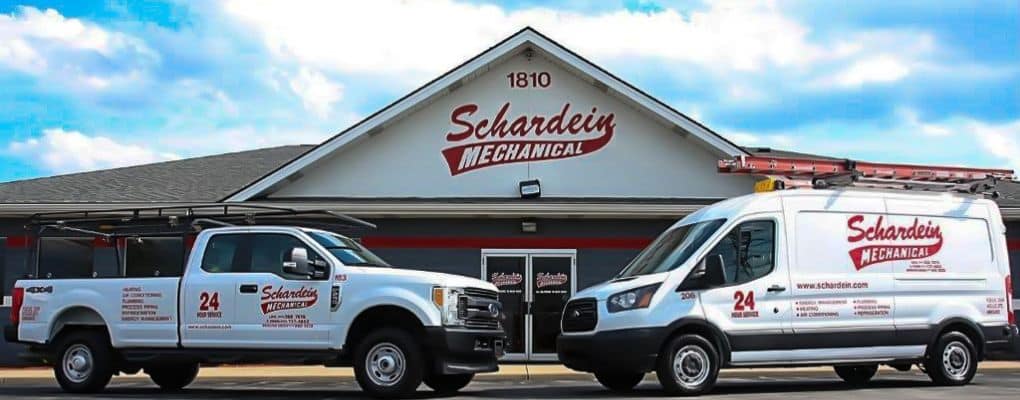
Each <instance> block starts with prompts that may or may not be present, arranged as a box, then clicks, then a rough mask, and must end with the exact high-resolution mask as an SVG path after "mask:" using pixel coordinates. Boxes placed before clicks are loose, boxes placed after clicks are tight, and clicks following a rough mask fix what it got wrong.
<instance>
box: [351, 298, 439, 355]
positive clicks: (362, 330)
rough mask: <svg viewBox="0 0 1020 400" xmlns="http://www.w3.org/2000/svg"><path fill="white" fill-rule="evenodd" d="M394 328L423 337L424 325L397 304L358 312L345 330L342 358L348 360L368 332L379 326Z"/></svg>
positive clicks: (413, 335)
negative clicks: (348, 328)
mask: <svg viewBox="0 0 1020 400" xmlns="http://www.w3.org/2000/svg"><path fill="white" fill-rule="evenodd" d="M384 326H385V327H387V328H396V329H400V330H402V331H405V332H407V333H410V334H411V336H412V337H416V338H422V337H425V326H424V325H422V323H421V321H419V320H418V317H416V316H415V315H414V313H412V312H410V311H408V310H407V309H405V308H402V307H398V306H377V307H372V308H369V309H367V310H365V311H362V312H361V314H358V316H357V318H355V319H354V322H352V323H351V329H350V330H348V332H347V340H346V341H345V343H344V351H343V354H342V355H341V358H342V359H346V360H349V359H351V358H352V357H353V355H354V349H355V348H357V346H358V343H359V342H360V341H361V340H362V339H363V338H365V336H367V335H368V334H369V333H371V332H372V331H374V330H375V329H377V328H380V327H384Z"/></svg>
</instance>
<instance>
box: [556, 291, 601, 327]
mask: <svg viewBox="0 0 1020 400" xmlns="http://www.w3.org/2000/svg"><path fill="white" fill-rule="evenodd" d="M595 305H596V303H595V299H592V298H584V299H577V300H573V301H571V302H569V303H567V306H566V307H565V308H564V309H563V331H564V332H587V331H590V330H593V329H595V325H596V324H598V322H599V313H598V310H597V309H596V308H595Z"/></svg>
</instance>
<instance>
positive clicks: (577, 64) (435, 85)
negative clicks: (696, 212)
mask: <svg viewBox="0 0 1020 400" xmlns="http://www.w3.org/2000/svg"><path fill="white" fill-rule="evenodd" d="M524 49H532V50H533V51H538V52H541V53H543V54H544V55H546V56H548V57H549V58H550V59H551V60H553V61H554V62H556V63H558V64H560V65H561V66H563V67H565V68H567V69H568V70H571V71H572V72H574V73H576V74H578V75H580V76H582V77H583V79H585V80H587V81H589V82H590V83H591V84H592V85H594V86H596V87H598V88H600V89H601V90H602V91H603V92H605V93H606V94H608V95H613V96H616V97H619V98H621V99H624V100H627V101H629V102H630V103H632V104H634V105H635V106H637V108H638V109H641V110H644V111H646V112H647V113H649V114H651V115H653V116H656V117H658V118H659V119H661V120H663V121H664V122H666V123H668V124H671V125H672V126H673V130H674V131H676V132H678V133H681V134H683V135H690V136H691V137H694V138H696V139H698V140H700V141H701V142H702V143H703V144H704V145H705V146H706V148H708V149H711V150H714V151H716V152H717V153H719V155H725V156H733V155H738V154H747V152H746V151H744V150H743V149H742V148H740V147H739V146H737V145H735V144H733V143H732V142H730V141H729V140H727V139H726V138H724V137H722V136H721V135H719V134H718V133H716V132H714V131H712V130H711V129H709V128H708V127H706V126H704V125H702V124H701V123H699V122H697V121H695V120H694V119H692V118H690V117H688V116H686V115H684V114H683V113H681V112H679V111H677V110H675V109H674V108H672V107H670V106H669V105H667V104H666V103H663V102H662V101H660V100H658V99H656V98H654V97H652V96H650V95H649V94H647V93H645V92H643V91H641V90H640V89H638V88H636V87H634V86H633V85H631V84H629V83H627V82H625V81H623V80H622V79H620V78H618V77H616V76H615V75H613V74H611V73H609V72H608V71H606V70H604V69H602V68H601V67H599V66H597V65H595V64H594V63H592V62H591V61H588V60H587V59H585V58H583V57H581V56H579V55H577V54H576V53H574V52H573V51H571V50H570V49H567V48H566V47H564V46H563V45H561V44H559V43H557V42H555V41H553V40H552V39H550V38H548V37H546V36H545V35H543V34H541V33H539V32H538V31H536V30H534V29H533V28H531V27H526V28H524V29H522V30H520V31H518V32H517V33H515V34H513V35H511V36H510V37H508V38H506V39H504V40H503V41H501V42H499V43H497V44H496V45H494V46H493V47H490V48H489V49H488V50H485V51H484V52H482V53H481V54H479V55H477V56H475V57H474V58H472V59H470V60H468V61H466V62H464V63H463V64H461V65H459V66H457V67H455V68H454V69H452V70H450V71H448V72H447V73H445V74H443V75H441V76H439V77H438V78H436V79H434V80H432V81H431V82H428V83H426V84H425V85H424V86H422V87H420V88H418V89H416V90H414V91H412V92H411V93H409V94H407V95H406V96H404V97H402V98H400V99H398V100H397V101H395V102H393V103H391V104H389V105H388V106H386V107H384V108H383V109H381V110H379V111H377V112H376V113H374V114H372V115H370V116H368V117H367V118H365V119H363V120H361V121H359V122H358V123H356V124H354V125H352V126H351V127H349V128H347V129H345V130H344V131H342V132H340V133H338V134H337V135H335V136H333V137H332V138H330V139H328V140H326V141H325V142H323V143H322V144H320V145H318V146H316V147H315V148H314V149H311V150H310V151H308V152H307V153H305V154H303V155H302V156H301V157H298V158H296V159H294V160H292V161H291V162H289V163H286V164H284V165H282V166H280V167H279V168H277V169H276V170H274V171H272V172H271V173H269V174H267V175H266V176H264V177H262V178H261V179H259V180H257V181H255V182H252V183H251V184H250V185H247V186H245V187H243V188H241V189H240V190H238V191H236V192H234V193H232V194H230V195H229V196H227V197H226V198H224V199H223V201H227V202H233V201H251V200H257V199H258V198H260V197H261V196H263V195H265V194H266V193H268V192H271V191H272V190H273V189H274V188H275V187H277V186H278V185H282V184H284V183H285V182H287V181H289V180H293V179H296V178H297V177H300V176H301V171H302V170H303V169H305V168H307V167H309V166H311V165H313V164H315V163H316V162H318V161H319V160H322V159H325V158H327V157H328V156H329V155H331V154H334V153H335V152H336V151H337V150H339V149H340V148H342V147H344V146H346V145H348V144H351V143H353V142H355V141H357V140H358V139H360V138H362V137H363V136H372V135H374V134H376V133H379V132H381V131H382V130H383V129H385V128H386V126H387V125H389V124H391V123H393V122H394V121H396V120H398V119H400V118H402V117H404V116H406V115H408V114H410V113H412V112H414V111H416V110H417V109H418V107H419V106H420V105H422V104H425V103H427V102H429V101H430V100H432V99H434V98H436V97H439V96H442V95H445V94H447V93H450V92H452V91H454V90H457V89H458V88H460V87H461V86H463V85H464V84H465V83H466V82H467V81H469V80H471V79H472V78H474V77H476V76H478V75H479V74H480V73H482V72H485V71H486V70H487V69H488V67H489V66H491V65H494V64H496V63H498V62H500V61H503V60H506V59H507V58H509V57H512V56H514V55H516V54H518V53H519V52H520V51H523V50H524Z"/></svg>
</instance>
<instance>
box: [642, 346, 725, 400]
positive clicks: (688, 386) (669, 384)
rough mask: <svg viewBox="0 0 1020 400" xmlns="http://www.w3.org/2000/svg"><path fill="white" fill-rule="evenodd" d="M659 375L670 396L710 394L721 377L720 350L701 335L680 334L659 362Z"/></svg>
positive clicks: (662, 353)
mask: <svg viewBox="0 0 1020 400" xmlns="http://www.w3.org/2000/svg"><path fill="white" fill-rule="evenodd" d="M655 372H656V375H658V377H659V383H661V384H662V388H663V389H665V391H666V392H667V393H669V394H671V395H681V396H693V395H699V394H702V393H707V392H708V391H709V390H712V387H713V386H715V380H716V379H717V378H718V377H719V353H718V352H717V351H716V350H715V346H712V343H711V342H709V341H708V340H707V339H705V338H704V337H701V336H699V335H680V336H677V337H675V338H673V339H671V340H670V341H669V343H667V344H666V346H665V348H664V349H663V351H662V352H661V353H660V354H659V359H658V360H657V361H656V368H655Z"/></svg>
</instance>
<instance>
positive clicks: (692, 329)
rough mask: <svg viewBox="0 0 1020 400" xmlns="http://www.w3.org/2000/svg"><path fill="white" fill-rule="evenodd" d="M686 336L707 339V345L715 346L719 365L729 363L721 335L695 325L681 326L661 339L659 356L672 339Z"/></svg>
mask: <svg viewBox="0 0 1020 400" xmlns="http://www.w3.org/2000/svg"><path fill="white" fill-rule="evenodd" d="M688 334H693V335H698V336H701V337H703V338H705V339H707V340H708V341H709V343H712V346H715V351H716V352H718V353H719V359H720V362H721V365H726V364H728V363H729V362H730V352H729V345H728V344H727V343H726V341H725V338H723V337H722V335H721V334H720V333H719V332H717V331H716V330H715V329H713V328H712V327H710V326H708V325H702V324H697V323H693V324H686V325H682V326H680V327H678V328H676V329H674V330H673V331H672V332H671V333H670V334H669V335H666V337H665V338H663V341H662V344H661V345H660V346H659V354H662V353H663V352H664V351H665V347H666V345H668V344H669V342H670V341H671V340H672V339H673V338H675V337H677V336H680V335H688Z"/></svg>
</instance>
